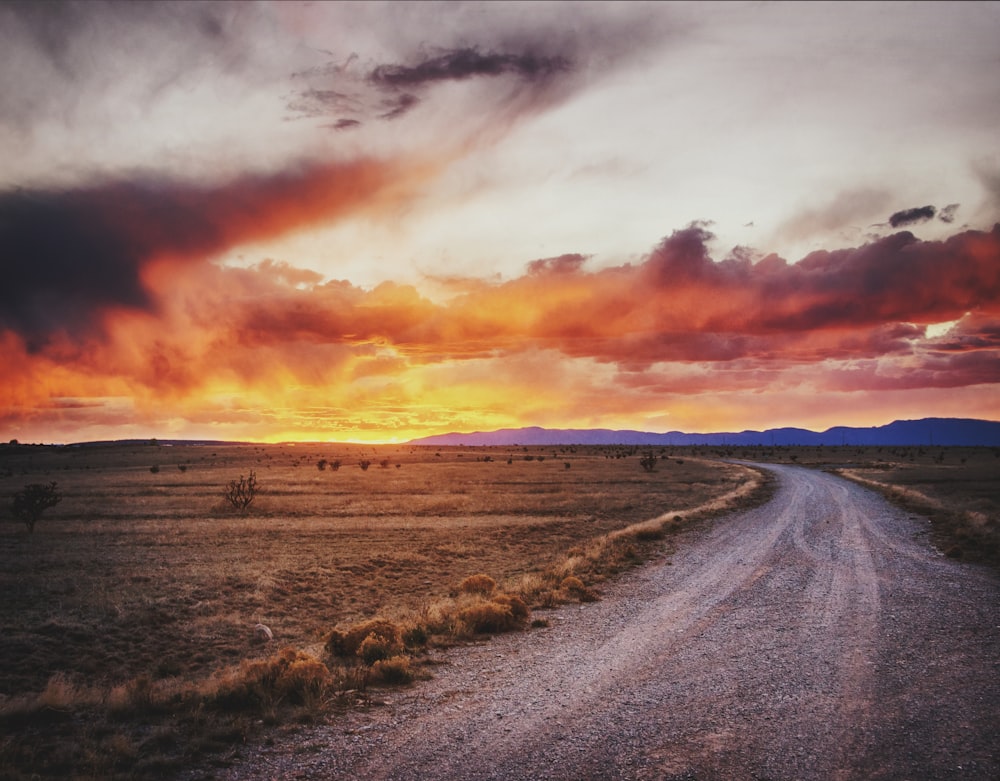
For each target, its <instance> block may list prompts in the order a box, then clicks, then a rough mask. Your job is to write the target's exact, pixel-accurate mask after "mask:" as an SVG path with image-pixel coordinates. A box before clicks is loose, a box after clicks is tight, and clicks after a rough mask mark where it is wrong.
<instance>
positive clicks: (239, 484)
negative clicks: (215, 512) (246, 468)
mask: <svg viewBox="0 0 1000 781" xmlns="http://www.w3.org/2000/svg"><path fill="white" fill-rule="evenodd" d="M225 497H226V501H227V502H229V504H231V505H232V506H233V508H234V509H236V510H239V511H240V512H241V513H242V512H246V509H247V508H248V507H249V506H250V505H251V504H252V503H253V500H254V499H256V498H257V474H256V473H255V472H254V471H253V470H252V469H251V470H250V476H249V477H244V476H243V475H240V479H239V480H231V481H230V482H229V487H228V488H227V489H226V493H225Z"/></svg>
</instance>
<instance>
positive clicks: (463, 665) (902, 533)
mask: <svg viewBox="0 0 1000 781" xmlns="http://www.w3.org/2000/svg"><path fill="white" fill-rule="evenodd" d="M767 468H768V469H771V470H773V471H774V472H775V473H776V474H777V476H778V478H779V482H780V488H779V490H778V492H777V494H776V496H775V497H774V499H773V501H772V502H770V503H769V504H767V505H766V506H764V507H761V508H757V509H754V510H751V511H747V512H741V513H736V514H733V515H730V516H727V517H726V518H724V519H721V520H719V521H717V522H715V523H714V524H712V525H710V526H706V527H703V528H700V529H692V530H689V531H686V532H684V533H683V534H684V539H683V540H682V541H681V545H680V547H679V550H678V551H677V553H675V554H674V555H673V557H672V560H670V561H666V560H663V561H659V562H656V563H653V564H650V565H647V566H645V567H642V568H640V569H639V570H637V571H635V572H633V573H630V574H629V575H628V576H626V577H624V578H622V579H621V580H620V581H617V582H616V583H615V584H613V585H612V586H610V587H609V588H608V589H607V591H606V593H605V596H604V599H603V600H602V601H601V602H598V603H594V604H590V605H585V606H580V607H575V606H574V607H570V608H564V609H563V610H561V611H558V612H556V613H553V614H551V621H552V626H551V627H550V628H548V629H543V630H536V631H533V632H532V633H530V634H529V635H511V636H506V637H499V638H495V639H493V640H491V641H489V642H487V643H483V644H482V645H477V646H473V647H469V648H463V649H457V650H453V651H450V652H448V653H447V654H446V655H444V656H443V657H442V658H443V660H444V662H445V663H444V664H442V665H441V666H440V667H438V668H437V669H436V671H435V677H434V679H433V680H431V681H429V682H426V683H422V684H419V685H417V686H415V687H414V688H412V689H409V690H406V691H402V692H393V693H392V694H391V695H389V696H390V699H391V702H390V703H389V704H388V705H387V706H386V707H379V708H372V709H369V710H367V711H363V712H356V713H350V714H347V715H346V716H345V717H344V718H343V719H338V720H337V722H336V723H334V724H332V725H329V726H325V727H320V728H313V729H310V730H308V731H305V732H303V733H300V734H298V735H296V736H293V737H290V738H289V739H288V740H287V741H284V742H280V743H278V744H276V745H274V746H271V747H259V748H254V749H248V750H247V751H246V752H245V755H244V757H243V759H242V760H241V762H242V764H240V765H238V766H235V767H233V768H230V769H229V770H227V771H225V772H224V773H223V774H222V777H223V778H228V779H233V780H235V779H250V778H279V777H280V778H284V779H313V778H348V777H351V778H365V779H503V780H504V781H512V780H514V779H567V780H568V779H658V781H666V780H667V779H698V780H699V781H704V780H706V779H747V780H748V781H749V780H751V779H756V780H757V781H761V780H763V779H771V780H772V781H779V780H781V781H784V780H785V779H787V780H788V781H791V780H792V779H795V780H796V781H799V780H801V781H805V780H808V779H817V780H819V779H823V781H826V780H827V779H841V780H846V779H920V780H924V779H949V781H950V780H951V779H984V780H986V779H989V780H991V781H993V780H994V779H998V778H1000V581H998V579H997V578H996V577H995V576H994V575H993V574H992V573H990V572H989V571H987V570H984V569H980V568H977V567H973V566H970V565H965V564H960V563H956V562H954V561H951V560H949V559H947V558H945V557H943V556H941V555H940V554H939V553H937V552H936V551H935V550H934V549H933V548H932V547H931V546H930V544H929V543H928V541H927V536H926V535H927V525H926V521H924V520H922V519H919V518H914V517H913V516H912V515H910V514H907V513H906V512H904V511H901V510H898V509H896V508H894V507H892V506H891V505H889V504H888V503H887V502H885V501H884V500H883V499H881V498H880V497H879V496H877V495H876V494H874V493H872V492H870V491H868V490H866V489H864V488H861V487H859V486H856V485H854V484H852V483H849V482H847V481H845V480H842V479H840V478H837V477H834V476H832V475H828V474H824V473H820V472H815V471H810V470H806V469H802V468H798V467H785V466H767Z"/></svg>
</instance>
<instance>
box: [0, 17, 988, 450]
mask: <svg viewBox="0 0 1000 781" xmlns="http://www.w3.org/2000/svg"><path fill="white" fill-rule="evenodd" d="M997 40H1000V3H995V2H970V3H961V2H947V3H946V2H941V3H935V2H920V3H906V2H890V3H877V2H872V3H823V2H806V3H780V2H779V3H767V2H764V3H760V2H727V3H667V2H662V3H628V2H616V3H600V2H588V3H580V4H576V3H570V2H557V3H536V2H532V3H504V2H489V3H462V2H448V3H410V2H406V3H392V2H390V3H374V2H372V3H323V2H287V1H284V0H283V1H282V2H252V3H251V2H247V3H240V2H223V3H211V2H204V3H184V2H165V3H156V2H143V3H107V2H99V1H97V0H87V1H86V2H65V3H60V2H51V3H36V2H25V3H19V2H0V149H3V150H4V154H3V155H2V156H0V274H2V276H0V361H2V363H0V365H2V367H3V371H2V372H0V440H2V441H7V440H10V439H17V440H19V441H21V442H55V443H68V442H82V441H93V440H105V439H123V438H145V437H157V438H161V439H173V438H199V439H228V440H250V441H260V442H279V441H328V440H330V441H352V442H404V441H407V440H409V439H412V438H415V437H419V436H424V435H430V434H439V433H446V432H452V431H483V430H493V429H498V428H508V427H518V426H529V425H534V426H545V427H550V428H613V429H638V430H644V431H657V432H665V431H678V430H679V431H688V432H708V431H740V430H744V429H758V430H759V429H765V428H769V427H777V426H800V427H803V428H809V429H813V430H823V429H826V428H828V427H830V426H834V425H854V426H874V425H881V424H885V423H888V422H891V421H892V420H896V419H914V418H921V417H930V416H942V417H976V418H984V419H990V420H1000V48H998V47H997V44H996V42H997Z"/></svg>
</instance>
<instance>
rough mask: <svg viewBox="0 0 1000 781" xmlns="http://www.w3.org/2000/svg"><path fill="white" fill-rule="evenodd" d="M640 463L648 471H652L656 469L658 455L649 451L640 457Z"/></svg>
mask: <svg viewBox="0 0 1000 781" xmlns="http://www.w3.org/2000/svg"><path fill="white" fill-rule="evenodd" d="M639 464H640V466H642V468H643V469H644V470H645V471H646V472H652V471H653V470H654V469H656V456H654V455H653V454H652V453H647V454H646V455H644V456H643V457H642V458H640V459H639Z"/></svg>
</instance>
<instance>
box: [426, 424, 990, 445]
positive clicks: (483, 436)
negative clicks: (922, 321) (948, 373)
mask: <svg viewBox="0 0 1000 781" xmlns="http://www.w3.org/2000/svg"><path fill="white" fill-rule="evenodd" d="M408 444H411V445H435V446H439V447H446V446H453V445H468V446H513V445H648V446H664V445H673V446H682V445H734V446H740V445H825V446H836V445H888V446H894V445H897V446H902V445H940V446H946V445H947V446H962V447H977V446H980V447H981V446H985V447H997V446H1000V422H997V421H992V420H972V419H969V418H924V419H922V420H897V421H894V422H893V423H889V424H887V425H885V426H873V427H871V428H855V427H851V426H836V427H834V428H831V429H827V430H826V431H822V432H816V431H808V430H807V429H802V428H772V429H767V430H766V431H740V432H719V433H712V434H685V433H684V432H681V431H669V432H667V433H665V434H656V433H653V432H649V431H628V430H619V431H614V430H611V429H546V428H539V427H537V426H531V427H529V428H507V429H500V430H499V431H476V432H472V433H466V434H461V433H453V434H439V435H437V436H432V437H422V438H420V439H414V440H412V441H411V442H409V443H408Z"/></svg>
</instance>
